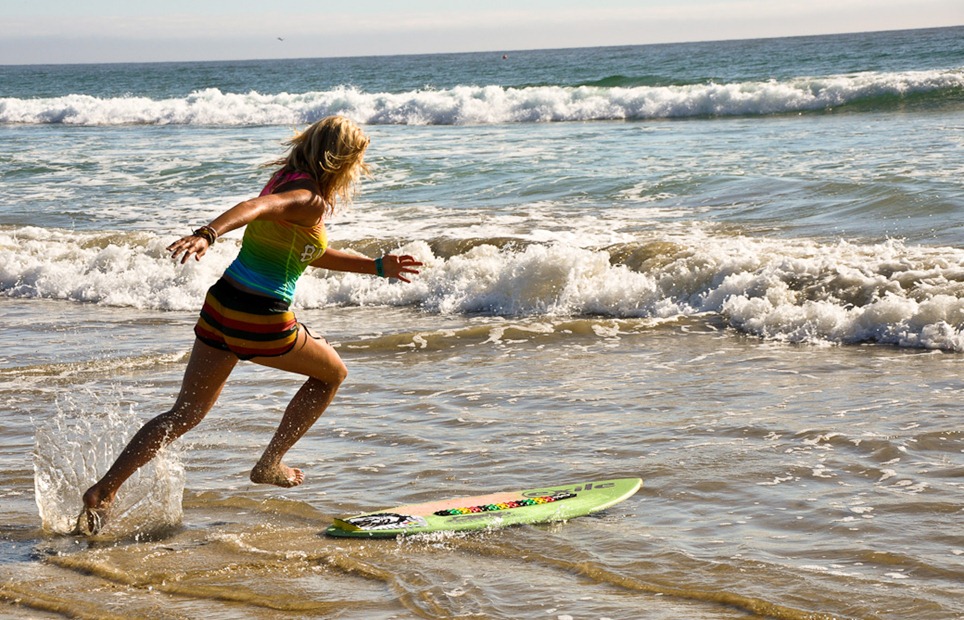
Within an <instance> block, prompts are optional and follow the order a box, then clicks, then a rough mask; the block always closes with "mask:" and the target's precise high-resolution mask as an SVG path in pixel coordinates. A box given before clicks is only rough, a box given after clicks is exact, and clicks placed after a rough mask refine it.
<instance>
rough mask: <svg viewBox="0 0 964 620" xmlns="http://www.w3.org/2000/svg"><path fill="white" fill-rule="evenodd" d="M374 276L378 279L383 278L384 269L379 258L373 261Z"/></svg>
mask: <svg viewBox="0 0 964 620" xmlns="http://www.w3.org/2000/svg"><path fill="white" fill-rule="evenodd" d="M375 275H377V276H378V277H379V278H384V277H385V267H384V266H383V265H382V257H381V256H379V257H378V258H376V259H375Z"/></svg>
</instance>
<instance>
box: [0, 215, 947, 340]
mask: <svg viewBox="0 0 964 620" xmlns="http://www.w3.org/2000/svg"><path fill="white" fill-rule="evenodd" d="M651 235H653V238H652V239H646V240H639V241H633V242H629V243H620V244H617V245H614V246H608V247H574V246H572V245H570V244H560V243H545V242H526V243H519V244H500V243H497V242H495V241H493V242H492V243H487V242H486V241H485V240H484V239H483V240H476V242H474V243H472V244H468V245H467V246H466V247H467V248H468V249H464V250H463V249H460V248H458V247H455V249H453V253H448V254H446V253H439V252H438V251H437V250H438V248H439V247H453V246H444V244H436V245H434V247H435V251H433V244H431V243H429V242H427V241H421V240H420V241H411V242H408V243H407V244H405V245H403V246H402V247H399V248H397V250H396V251H397V252H401V253H406V254H412V255H414V256H416V257H417V258H418V259H419V260H421V261H422V262H424V263H425V265H424V267H423V268H422V273H421V274H420V275H419V276H417V277H416V278H414V281H413V283H412V284H408V285H402V284H400V283H396V282H391V281H388V280H384V279H378V278H373V277H371V276H365V275H360V274H345V273H333V272H326V271H324V270H309V271H308V272H307V273H306V274H305V275H304V276H303V277H302V279H301V281H300V282H299V284H298V293H297V295H296V297H295V305H296V306H297V307H302V308H321V307H326V306H382V305H389V306H391V305H394V306H407V307H414V308H418V309H419V310H421V311H423V312H427V313H434V314H440V315H447V314H488V315H497V316H506V317H547V318H550V319H559V320H564V319H566V318H567V317H573V316H603V317H616V318H657V319H666V318H672V317H679V316H699V315H707V314H713V315H718V316H720V317H722V318H723V320H724V321H725V322H726V323H727V324H728V325H729V326H730V327H732V328H734V329H737V330H740V331H742V332H745V333H748V334H753V335H756V336H759V337H762V338H766V339H772V340H779V341H787V342H801V343H825V344H826V343H832V344H842V343H843V344H846V343H858V342H876V343H882V344H890V345H896V346H902V347H920V348H932V349H942V350H948V351H964V250H960V249H955V248H948V247H916V246H908V245H905V244H904V243H902V242H901V241H898V240H890V241H886V242H883V243H876V244H858V243H852V242H847V241H839V242H836V243H827V242H820V241H817V240H812V239H796V240H788V239H767V238H755V237H748V236H738V235H737V236H735V235H732V234H715V233H713V231H712V230H703V229H700V228H693V229H691V230H689V231H685V232H684V231H676V232H672V233H670V232H666V231H664V232H662V233H660V232H653V233H651ZM164 244H165V242H164V241H162V240H161V239H160V238H159V237H152V236H151V235H150V234H148V233H131V234H128V235H126V236H125V235H123V234H120V233H113V234H108V233H78V232H67V231H54V232H51V231H49V230H47V231H44V232H43V234H39V229H27V228H22V229H13V230H0V295H5V296H8V297H20V298H44V299H65V300H73V301H80V302H87V303H92V304H101V305H108V306H122V307H136V308H146V309H157V310H176V311H192V312H193V311H196V310H197V308H198V307H199V305H200V303H201V301H202V299H203V295H204V291H205V290H206V289H207V287H208V286H210V285H211V284H212V283H213V282H214V281H215V280H216V279H217V278H218V277H219V275H220V273H221V272H222V271H223V270H224V268H225V267H226V266H227V264H228V263H229V262H230V261H231V260H232V259H233V257H234V255H235V254H236V253H237V241H236V240H231V239H226V240H225V241H224V242H223V243H219V244H218V245H217V246H215V248H213V249H212V250H211V251H210V252H209V253H208V255H207V256H205V258H204V260H202V261H200V262H195V261H189V262H188V264H187V265H183V266H182V265H179V264H176V263H173V262H172V261H171V260H170V259H169V258H168V257H167V256H166V253H165V252H164V250H163V245H164Z"/></svg>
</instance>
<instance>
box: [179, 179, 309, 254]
mask: <svg viewBox="0 0 964 620" xmlns="http://www.w3.org/2000/svg"><path fill="white" fill-rule="evenodd" d="M320 200H321V199H320V198H319V197H318V195H317V194H315V193H314V192H313V191H311V190H308V189H295V190H292V191H289V192H283V193H280V194H268V195H266V196H259V197H257V198H252V199H250V200H245V201H243V202H239V203H238V204H236V205H234V206H233V207H231V208H230V209H228V210H227V211H225V212H224V213H222V214H221V215H219V216H217V217H216V218H214V220H213V221H212V222H211V223H210V224H208V225H207V226H204V227H202V229H203V228H207V229H209V230H210V231H212V232H213V236H214V238H215V239H217V238H218V237H220V236H221V235H224V234H226V233H229V232H231V231H232V230H237V229H239V228H243V227H244V226H247V225H248V224H250V223H251V222H253V221H254V220H258V219H261V220H285V221H289V222H294V223H299V224H300V223H302V222H311V220H312V219H314V220H317V219H318V218H319V215H318V214H319V213H320V211H319V210H318V209H319V206H318V202H319V201H320ZM199 230H200V229H199ZM212 243H213V241H212V240H209V239H207V238H206V237H204V236H200V235H198V234H196V233H195V234H191V235H188V236H186V237H181V238H180V239H178V240H177V241H175V242H174V243H172V244H171V245H169V246H168V247H167V250H168V251H169V252H171V258H173V259H174V260H177V258H178V256H180V255H181V253H182V252H183V256H181V264H182V265H183V264H184V263H186V262H187V259H188V258H190V257H191V255H192V254H193V255H194V258H195V260H201V257H202V256H204V255H205V254H206V253H207V251H208V248H209V247H211V244H212Z"/></svg>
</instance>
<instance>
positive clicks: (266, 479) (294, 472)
mask: <svg viewBox="0 0 964 620" xmlns="http://www.w3.org/2000/svg"><path fill="white" fill-rule="evenodd" d="M304 481H305V472H303V471H301V470H300V469H298V468H296V467H288V466H287V465H285V464H284V463H278V464H276V465H274V466H268V465H261V464H260V463H258V464H257V465H255V466H254V469H252V470H251V482H254V483H257V484H273V485H275V486H278V487H284V488H290V487H296V486H298V485H299V484H301V483H302V482H304Z"/></svg>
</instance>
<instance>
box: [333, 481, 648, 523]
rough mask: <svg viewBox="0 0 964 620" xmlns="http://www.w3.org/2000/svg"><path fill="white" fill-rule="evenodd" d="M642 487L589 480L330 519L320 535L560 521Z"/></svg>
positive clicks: (604, 505)
mask: <svg viewBox="0 0 964 620" xmlns="http://www.w3.org/2000/svg"><path fill="white" fill-rule="evenodd" d="M642 484H643V481H642V480H641V479H639V478H618V479H614V480H594V481H586V482H576V483H570V484H560V485H552V486H544V487H539V488H536V489H528V490H525V491H505V492H502V493H492V494H490V495H478V496H475V497H457V498H453V499H447V500H442V501H437V502H427V503H424V504H409V505H407V506H396V507H394V508H383V509H382V510H376V511H374V512H367V513H364V514H360V515H355V516H353V517H344V518H340V519H335V520H334V523H332V525H331V526H330V527H329V528H328V529H326V530H325V533H326V534H328V535H329V536H343V537H353V538H391V537H395V536H400V535H405V534H425V533H428V532H462V531H468V530H481V529H486V528H500V527H507V526H509V525H520V524H524V523H527V524H533V523H548V522H550V521H564V520H567V519H572V518H575V517H582V516H585V515H588V514H592V513H594V512H598V511H600V510H603V509H605V508H609V507H610V506H612V505H613V504H618V503H619V502H621V501H623V500H624V499H627V498H629V497H632V495H633V494H635V493H636V491H638V490H639V487H640V486H641V485H642Z"/></svg>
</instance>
